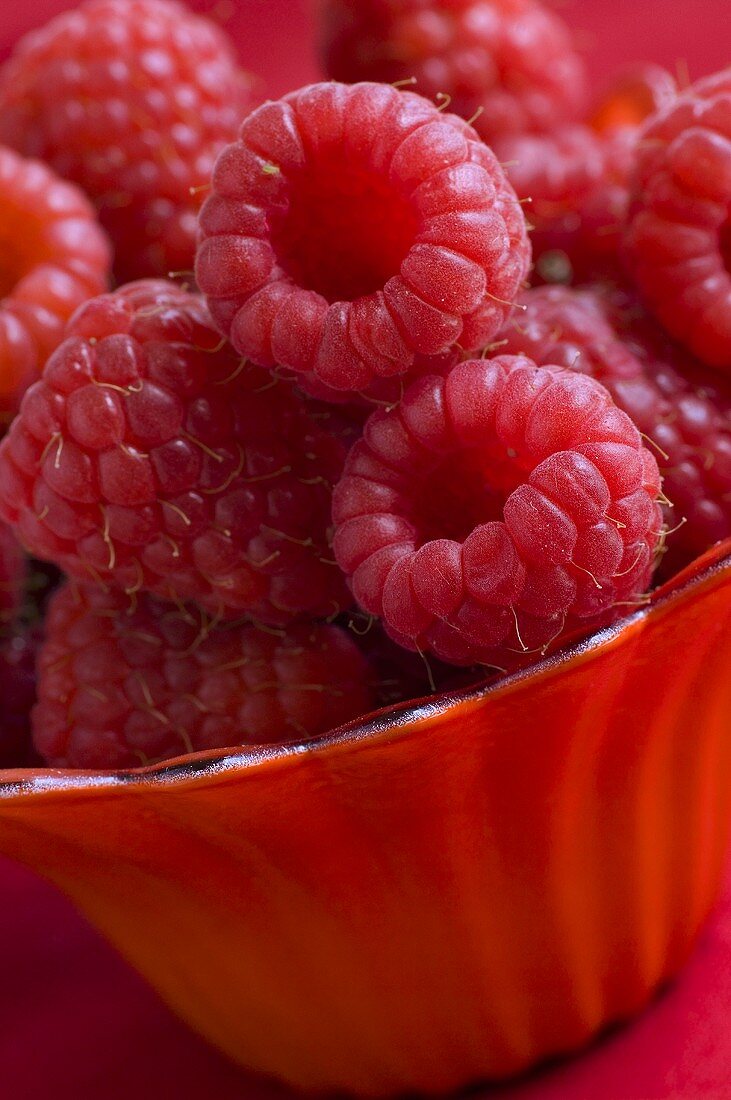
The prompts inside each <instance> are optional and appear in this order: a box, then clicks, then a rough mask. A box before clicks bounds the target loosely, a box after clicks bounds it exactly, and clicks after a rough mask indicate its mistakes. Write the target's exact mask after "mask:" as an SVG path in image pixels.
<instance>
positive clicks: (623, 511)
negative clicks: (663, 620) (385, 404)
mask: <svg viewBox="0 0 731 1100" xmlns="http://www.w3.org/2000/svg"><path fill="white" fill-rule="evenodd" d="M659 490H660V478H659V474H658V469H657V463H656V462H655V459H654V458H653V456H652V455H651V454H650V452H649V451H647V450H646V449H645V448H644V447H643V445H642V441H641V438H640V433H639V431H638V430H637V428H635V426H634V425H633V424H632V422H631V420H630V419H629V417H628V416H627V415H626V414H625V413H623V412H621V411H620V410H619V409H617V408H616V407H615V405H614V404H613V402H612V400H611V398H610V396H609V394H608V393H607V391H606V390H605V389H604V388H603V386H601V385H600V384H599V383H597V382H595V381H594V380H593V379H590V378H586V377H583V376H582V375H579V374H576V373H574V372H572V371H567V370H562V369H561V368H559V367H540V368H538V367H536V365H535V364H534V363H533V362H532V361H531V360H529V359H527V358H525V357H522V356H498V357H497V358H495V359H492V360H470V361H467V362H465V363H461V364H459V365H458V366H456V367H455V368H454V369H453V370H452V371H451V373H450V374H449V376H448V377H447V378H446V380H445V379H442V378H438V377H431V378H425V379H421V380H419V381H417V382H414V383H413V385H412V386H411V387H410V388H409V389H408V390H407V392H406V394H405V395H404V398H403V400H402V401H401V403H400V404H399V405H398V406H397V407H396V408H394V409H393V410H392V411H391V412H388V413H374V414H373V415H372V416H371V418H370V419H369V421H368V422H367V424H366V427H365V433H364V438H363V441H362V442H360V443H356V444H355V446H354V447H353V449H352V450H351V452H350V454H349V456H348V459H347V461H346V465H345V470H344V474H343V477H342V479H341V481H340V482H339V484H338V485H337V487H336V489H335V495H334V501H333V509H334V511H333V515H334V519H335V523H336V532H335V539H334V549H335V555H336V557H337V560H338V561H339V562H340V565H341V567H342V569H343V570H344V571H345V572H346V573H347V575H348V576H349V578H350V581H351V585H352V589H353V593H354V595H355V597H356V599H357V601H358V602H359V604H360V605H361V607H362V608H363V609H364V610H365V611H367V612H369V613H370V614H373V615H377V616H379V617H381V618H382V619H383V621H384V625H385V626H386V629H387V631H388V633H389V634H390V635H391V636H392V637H393V638H394V640H396V641H399V642H400V643H401V644H402V645H404V646H405V647H407V648H411V649H419V650H422V651H423V652H431V653H434V654H435V655H436V656H437V657H440V658H441V659H443V660H445V661H449V662H452V663H454V664H464V665H468V664H473V663H476V662H481V663H485V664H488V665H496V666H498V667H511V666H514V665H515V664H516V663H520V662H521V661H525V660H526V659H527V658H528V656H529V655H530V654H531V653H533V652H543V651H545V650H546V648H547V647H549V646H550V645H552V644H553V643H554V642H558V641H559V640H560V639H561V638H565V637H568V636H570V635H573V634H574V633H575V632H576V631H577V630H582V631H586V630H588V629H590V628H592V627H595V626H596V625H598V624H599V623H605V622H607V621H609V620H610V619H612V618H614V617H617V615H619V614H621V613H622V612H623V611H624V610H625V607H624V606H622V605H624V604H625V603H626V602H627V601H632V600H633V599H634V598H635V597H636V596H637V595H638V594H639V593H641V592H643V590H644V589H645V587H646V585H647V583H648V581H649V578H650V574H651V570H652V566H653V559H654V555H655V550H656V548H657V545H658V540H659V538H660V531H661V526H662V516H661V512H660V508H659V505H658V504H657V500H656V498H657V496H658V493H659Z"/></svg>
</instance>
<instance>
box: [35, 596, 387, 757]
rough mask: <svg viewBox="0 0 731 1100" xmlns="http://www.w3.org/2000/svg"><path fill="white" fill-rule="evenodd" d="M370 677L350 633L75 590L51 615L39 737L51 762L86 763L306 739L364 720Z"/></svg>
mask: <svg viewBox="0 0 731 1100" xmlns="http://www.w3.org/2000/svg"><path fill="white" fill-rule="evenodd" d="M369 676H370V674H369V669H368V664H367V662H366V660H365V658H364V657H363V655H362V654H361V653H360V651H359V650H358V648H357V646H356V645H355V643H354V642H353V641H352V640H351V638H350V637H349V636H348V633H347V631H346V630H344V629H343V628H342V627H339V626H333V625H324V624H295V625H293V626H290V627H288V628H287V630H286V631H285V630H282V631H276V632H264V631H262V630H259V629H257V628H256V627H255V626H252V625H250V624H249V625H242V624H241V623H230V624H222V625H219V626H218V627H211V624H210V623H209V622H208V620H207V619H206V617H205V616H202V615H201V614H200V612H199V611H198V610H197V609H196V608H195V607H183V606H181V607H173V606H170V605H166V604H164V603H162V601H159V600H156V599H155V598H154V597H150V596H145V595H141V596H140V598H139V599H138V601H137V603H136V605H134V606H131V605H130V603H129V601H128V600H126V599H125V597H124V596H123V595H120V594H118V593H113V592H110V593H106V594H105V593H104V592H103V591H102V590H101V589H95V588H93V587H86V586H75V585H66V586H64V587H62V588H61V589H59V591H58V592H57V593H56V594H55V595H54V596H53V597H52V600H51V603H50V606H49V610H48V616H47V621H46V638H45V642H44V644H43V647H42V649H41V652H40V654H39V661H38V703H37V705H36V707H35V708H34V711H33V733H34V740H35V745H36V748H37V750H38V751H39V752H40V754H41V755H42V756H43V757H44V759H45V760H46V762H47V763H48V764H50V765H52V766H54V767H79V768H128V767H139V766H140V765H141V764H152V763H154V762H156V761H160V760H166V759H170V758H171V757H174V756H182V755H184V754H185V753H189V752H200V751H203V750H205V749H217V748H225V747H228V746H236V745H242V744H244V745H263V744H269V743H272V742H280V741H295V740H296V741H300V740H302V739H303V738H309V737H313V736H315V735H316V734H318V733H324V732H326V731H328V730H331V729H334V728H336V727H337V726H340V725H342V724H343V723H344V722H348V721H350V720H351V719H353V718H356V717H358V716H359V715H361V714H365V713H366V712H367V711H368V710H369V709H370V707H371V705H372V697H371V689H370V687H369V684H368V681H369Z"/></svg>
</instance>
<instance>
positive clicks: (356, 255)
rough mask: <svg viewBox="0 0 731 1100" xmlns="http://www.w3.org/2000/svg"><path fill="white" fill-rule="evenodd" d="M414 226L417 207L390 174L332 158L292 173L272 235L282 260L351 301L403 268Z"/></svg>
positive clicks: (332, 295)
mask: <svg viewBox="0 0 731 1100" xmlns="http://www.w3.org/2000/svg"><path fill="white" fill-rule="evenodd" d="M415 232H416V218H415V217H414V213H413V211H412V210H411V209H410V207H409V204H408V203H407V201H406V200H405V199H404V198H403V196H401V195H400V194H399V193H398V192H396V191H394V189H393V187H391V186H390V185H389V183H388V181H387V180H385V179H383V178H382V177H380V176H377V175H375V174H374V173H373V172H369V171H366V170H365V169H361V168H357V167H343V165H342V163H336V162H335V161H334V160H333V161H332V163H321V164H317V165H315V166H309V167H308V169H307V171H306V172H303V173H300V175H299V176H298V177H295V178H294V179H293V180H292V193H291V199H290V204H289V210H288V211H287V214H286V216H285V217H284V218H283V220H282V222H281V224H280V225H279V226H278V227H276V228H275V230H274V233H273V237H274V244H275V249H276V252H277V257H278V260H279V263H280V265H281V267H282V268H283V269H284V270H285V271H286V273H287V274H288V275H289V276H291V278H292V279H294V281H295V282H296V283H297V284H298V285H299V286H301V287H304V288H305V289H306V290H314V291H316V292H317V293H318V294H321V295H322V296H323V297H324V298H327V300H328V301H329V302H343V301H344V302H349V301H353V300H354V299H355V298H360V297H363V296H364V295H367V294H373V293H374V292H375V291H377V290H380V289H382V287H383V285H384V284H385V283H386V282H388V280H389V279H390V278H391V277H392V276H393V275H397V274H398V272H399V269H400V267H401V261H402V260H403V259H404V257H405V256H406V253H407V252H408V251H409V248H410V247H411V245H412V244H413V241H414V235H415Z"/></svg>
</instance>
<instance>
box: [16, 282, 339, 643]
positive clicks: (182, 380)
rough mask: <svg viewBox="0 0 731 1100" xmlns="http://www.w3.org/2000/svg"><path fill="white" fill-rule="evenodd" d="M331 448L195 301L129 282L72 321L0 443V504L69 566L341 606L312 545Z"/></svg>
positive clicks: (320, 551) (238, 610)
mask: <svg viewBox="0 0 731 1100" xmlns="http://www.w3.org/2000/svg"><path fill="white" fill-rule="evenodd" d="M343 455H344V447H343V445H342V444H341V443H340V442H339V441H338V440H337V439H336V438H335V436H334V435H331V434H328V433H325V432H324V431H322V430H321V429H320V428H319V427H318V426H317V424H316V422H315V421H313V420H312V419H311V418H310V417H309V416H308V414H307V411H306V408H305V406H304V404H303V402H302V400H301V399H300V398H299V397H298V395H297V394H296V393H295V392H294V390H293V389H292V388H291V387H290V386H288V385H287V384H285V383H283V382H280V381H278V380H277V379H274V378H272V377H271V375H270V374H269V373H268V372H266V371H262V370H260V369H258V368H255V367H252V366H250V365H248V364H246V363H245V361H243V360H241V359H240V357H239V356H237V355H236V354H235V353H234V352H233V351H232V349H231V348H230V347H229V346H228V345H226V343H225V341H223V340H222V339H221V337H220V335H219V333H218V332H217V331H216V330H215V329H214V327H213V324H212V322H211V319H210V316H209V314H208V311H207V309H206V307H205V303H204V302H203V300H202V299H201V298H199V297H198V296H197V295H193V294H190V293H188V292H186V291H184V290H181V289H179V288H178V287H176V286H175V285H174V284H172V283H168V282H164V281H154V280H152V281H143V282H140V283H132V284H129V285H128V286H126V287H122V288H121V289H120V290H118V291H116V292H115V293H113V294H108V295H102V296H101V297H99V298H96V299H93V300H92V301H90V302H88V303H86V304H85V305H84V306H83V307H82V308H81V309H80V310H79V311H78V312H77V314H76V315H75V317H74V318H73V319H72V321H71V323H70V325H69V338H68V339H67V340H66V341H65V342H64V343H63V344H62V345H61V347H60V348H58V349H57V351H56V352H55V353H54V355H53V356H52V357H51V359H50V360H49V362H48V363H47V365H46V368H45V371H44V374H43V377H42V379H41V380H40V381H39V382H38V383H36V385H35V386H33V387H32V388H31V389H30V390H29V391H28V393H27V394H26V396H25V399H24V401H23V405H22V407H21V411H20V413H19V415H18V416H17V417H16V419H15V421H14V422H13V424H12V426H11V429H10V431H9V433H8V435H7V436H6V437H5V439H4V440H3V442H2V444H0V514H1V515H2V516H4V517H5V518H6V519H7V521H9V522H10V523H11V525H13V526H14V527H15V530H16V533H17V534H18V536H19V538H20V540H21V542H23V543H24V544H25V545H26V546H27V548H28V549H29V550H31V552H32V553H34V554H35V555H36V556H37V557H39V558H45V559H47V560H50V561H53V562H55V563H56V564H57V565H59V566H60V567H61V568H62V569H64V570H65V571H66V572H67V573H69V574H71V575H73V576H75V577H79V578H81V579H85V580H87V581H88V580H96V581H97V582H102V583H113V584H115V585H118V586H121V587H122V588H124V589H126V590H127V591H128V593H130V594H134V593H135V592H137V591H138V590H139V589H140V588H146V589H149V590H151V591H153V592H155V593H157V594H158V595H160V596H162V597H163V598H166V599H171V600H178V601H179V600H189V599H192V600H196V601H197V602H198V603H200V604H201V605H202V606H203V607H204V608H206V609H207V610H208V611H209V612H210V613H211V614H213V615H226V616H229V617H230V616H232V615H236V614H249V615H251V616H253V617H255V618H257V619H260V620H262V621H264V622H267V623H272V624H275V625H277V624H280V623H284V622H288V621H289V620H290V619H292V618H293V617H295V616H296V615H298V614H312V615H331V614H333V613H335V612H337V611H338V609H339V608H340V607H341V606H342V604H343V602H344V601H345V602H347V592H346V590H345V585H344V581H343V579H342V577H341V575H340V572H339V570H338V569H337V567H336V566H335V564H334V562H332V561H331V560H329V559H330V558H331V554H330V551H329V548H328V528H329V524H330V498H331V486H332V483H333V481H334V480H335V479H336V478H337V477H338V475H339V472H340V469H341V467H342V461H343Z"/></svg>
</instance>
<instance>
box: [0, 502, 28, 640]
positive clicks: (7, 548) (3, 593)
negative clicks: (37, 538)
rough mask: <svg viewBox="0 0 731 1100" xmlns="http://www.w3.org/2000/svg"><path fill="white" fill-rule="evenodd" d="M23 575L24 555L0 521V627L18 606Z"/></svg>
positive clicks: (8, 530) (24, 571) (13, 613)
mask: <svg viewBox="0 0 731 1100" xmlns="http://www.w3.org/2000/svg"><path fill="white" fill-rule="evenodd" d="M25 576H26V563H25V555H24V554H23V551H22V550H21V548H20V546H19V545H18V541H17V539H16V538H15V536H14V534H13V532H12V531H11V530H10V528H9V527H6V526H5V524H4V523H0V628H2V627H3V626H4V625H5V624H6V623H8V622H11V621H12V619H13V618H14V616H15V614H16V613H17V611H18V608H19V607H20V604H21V602H22V597H23V585H24V582H25Z"/></svg>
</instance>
